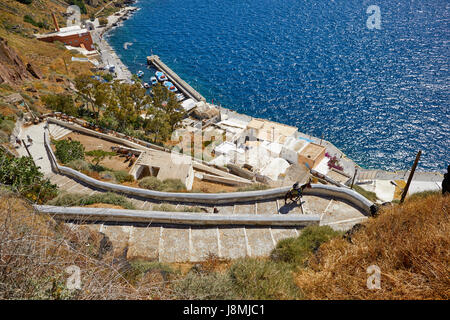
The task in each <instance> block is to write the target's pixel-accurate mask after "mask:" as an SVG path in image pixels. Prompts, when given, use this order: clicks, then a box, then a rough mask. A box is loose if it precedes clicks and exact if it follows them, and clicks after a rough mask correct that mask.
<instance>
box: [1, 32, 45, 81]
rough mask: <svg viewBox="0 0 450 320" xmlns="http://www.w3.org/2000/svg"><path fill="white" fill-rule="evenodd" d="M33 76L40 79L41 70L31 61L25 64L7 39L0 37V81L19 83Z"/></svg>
mask: <svg viewBox="0 0 450 320" xmlns="http://www.w3.org/2000/svg"><path fill="white" fill-rule="evenodd" d="M30 76H33V77H35V78H37V79H42V77H43V76H42V73H41V71H40V70H39V69H38V68H37V67H36V66H34V65H33V64H31V63H27V64H25V63H24V62H23V61H22V59H20V57H19V56H18V54H17V52H16V50H14V49H13V48H11V47H10V46H9V45H8V41H6V40H5V39H3V38H0V83H4V82H5V83H8V84H13V85H14V84H19V83H21V82H22V81H24V80H26V79H29V78H30Z"/></svg>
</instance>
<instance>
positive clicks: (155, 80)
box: [150, 77, 158, 86]
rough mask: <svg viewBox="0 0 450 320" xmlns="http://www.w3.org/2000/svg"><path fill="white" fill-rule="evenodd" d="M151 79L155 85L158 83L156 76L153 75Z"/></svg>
mask: <svg viewBox="0 0 450 320" xmlns="http://www.w3.org/2000/svg"><path fill="white" fill-rule="evenodd" d="M150 81H151V83H152V85H153V86H154V85H155V84H157V83H158V79H156V77H151V78H150Z"/></svg>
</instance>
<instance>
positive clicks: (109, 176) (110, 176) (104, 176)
mask: <svg viewBox="0 0 450 320" xmlns="http://www.w3.org/2000/svg"><path fill="white" fill-rule="evenodd" d="M100 177H101V178H102V179H105V180H108V181H111V182H115V181H116V177H115V176H114V172H113V171H102V172H100Z"/></svg>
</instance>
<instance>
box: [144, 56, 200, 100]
mask: <svg viewBox="0 0 450 320" xmlns="http://www.w3.org/2000/svg"><path fill="white" fill-rule="evenodd" d="M147 64H148V65H153V66H154V67H155V68H156V69H157V70H158V71H161V72H163V73H164V74H165V75H166V76H167V78H168V79H169V80H170V82H172V83H173V85H174V86H175V87H177V89H178V91H180V92H181V93H183V94H184V96H185V97H186V98H191V99H193V100H194V101H195V102H199V101H206V99H205V98H204V97H203V96H202V95H201V94H200V93H198V92H197V91H196V90H195V89H194V88H192V87H191V86H190V85H189V84H187V83H186V82H185V81H184V80H183V79H181V78H180V77H179V76H178V75H177V74H176V73H175V72H174V71H173V70H172V69H170V68H169V67H168V66H167V65H166V64H165V63H164V62H162V61H161V59H160V58H159V56H157V55H151V56H149V57H147Z"/></svg>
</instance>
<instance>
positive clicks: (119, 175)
mask: <svg viewBox="0 0 450 320" xmlns="http://www.w3.org/2000/svg"><path fill="white" fill-rule="evenodd" d="M114 177H115V178H116V181H117V182H119V183H123V182H133V181H134V177H133V176H132V175H131V174H129V173H128V172H126V171H125V170H118V171H114Z"/></svg>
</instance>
